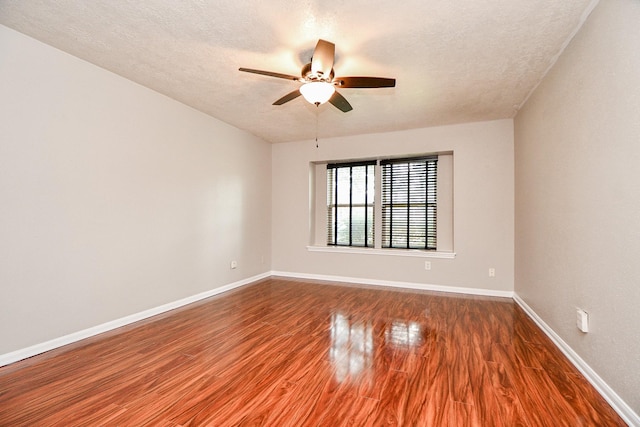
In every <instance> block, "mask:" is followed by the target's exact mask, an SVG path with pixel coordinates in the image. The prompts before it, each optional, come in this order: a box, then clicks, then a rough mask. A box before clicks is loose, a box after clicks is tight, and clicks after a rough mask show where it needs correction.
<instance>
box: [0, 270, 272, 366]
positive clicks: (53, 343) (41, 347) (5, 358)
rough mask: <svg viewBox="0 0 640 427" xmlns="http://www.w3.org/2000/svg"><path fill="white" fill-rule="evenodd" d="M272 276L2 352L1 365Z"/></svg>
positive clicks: (268, 273) (245, 280)
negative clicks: (9, 351)
mask: <svg viewBox="0 0 640 427" xmlns="http://www.w3.org/2000/svg"><path fill="white" fill-rule="evenodd" d="M269 276H271V273H270V272H266V273H262V274H258V275H256V276H253V277H249V278H247V279H243V280H239V281H237V282H233V283H230V284H228V285H224V286H221V287H219V288H215V289H211V290H209V291H206V292H202V293H199V294H196V295H192V296H190V297H187V298H183V299H180V300H177V301H173V302H170V303H168V304H163V305H161V306H158V307H154V308H151V309H149V310H145V311H141V312H139V313H134V314H132V315H129V316H125V317H122V318H120V319H116V320H112V321H110V322H106V323H103V324H101V325H97V326H93V327H91V328H88V329H84V330H82V331H78V332H74V333H72V334H69V335H65V336H62V337H59V338H54V339H52V340H50V341H46V342H43V343H40V344H36V345H33V346H31V347H27V348H23V349H20V350H16V351H13V352H11V353H6V354H1V355H0V366H4V365H8V364H10V363H14V362H17V361H19V360H22V359H26V358H29V357H32V356H35V355H38V354H41V353H44V352H47V351H50V350H53V349H56V348H58V347H62V346H65V345H68V344H72V343H74V342H77V341H80V340H83V339H85V338H90V337H92V336H95V335H98V334H101V333H103V332H107V331H110V330H113V329H116V328H120V327H122V326H126V325H130V324H131V323H135V322H138V321H140V320H144V319H147V318H149V317H152V316H156V315H158V314H162V313H165V312H167V311H170V310H174V309H176V308H179V307H182V306H185V305H187V304H191V303H194V302H196V301H200V300H203V299H205V298H209V297H211V296H214V295H218V294H221V293H223V292H228V291H230V290H232V289H236V288H239V287H241V286H244V285H247V284H249V283H252V282H255V281H257V280H260V279H264V278H267V277H269Z"/></svg>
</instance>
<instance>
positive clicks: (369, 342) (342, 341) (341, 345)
mask: <svg viewBox="0 0 640 427" xmlns="http://www.w3.org/2000/svg"><path fill="white" fill-rule="evenodd" d="M329 357H330V358H331V362H332V363H333V365H334V366H335V368H336V380H338V382H342V381H344V380H345V379H346V378H347V377H348V376H357V375H359V374H360V373H362V372H363V371H365V370H366V369H370V368H371V365H372V363H373V325H372V324H371V323H364V322H354V323H351V320H350V319H349V318H348V317H347V316H344V315H342V314H339V313H338V314H334V315H332V316H331V350H330V351H329Z"/></svg>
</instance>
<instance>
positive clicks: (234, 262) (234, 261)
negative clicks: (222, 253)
mask: <svg viewBox="0 0 640 427" xmlns="http://www.w3.org/2000/svg"><path fill="white" fill-rule="evenodd" d="M236 268H238V261H236V260H233V261H231V269H232V270H234V269H236Z"/></svg>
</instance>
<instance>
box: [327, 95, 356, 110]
mask: <svg viewBox="0 0 640 427" xmlns="http://www.w3.org/2000/svg"><path fill="white" fill-rule="evenodd" d="M329 102H330V103H331V104H333V106H334V107H336V108H337V109H338V110H340V111H342V112H343V113H347V112H349V111H351V110H353V107H352V106H351V104H349V101H347V100H346V99H345V97H344V96H342V95H340V94H339V93H338V91H335V92H333V95H332V96H331V98H329Z"/></svg>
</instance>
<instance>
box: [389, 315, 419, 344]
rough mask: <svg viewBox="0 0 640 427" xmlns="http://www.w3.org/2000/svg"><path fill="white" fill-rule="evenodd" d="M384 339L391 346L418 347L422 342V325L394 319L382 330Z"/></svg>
mask: <svg viewBox="0 0 640 427" xmlns="http://www.w3.org/2000/svg"><path fill="white" fill-rule="evenodd" d="M384 340H385V343H386V344H387V345H391V346H392V347H418V346H421V345H422V343H423V339H422V325H420V324H419V323H417V322H403V321H400V320H394V321H393V322H392V323H391V327H389V328H387V329H386V330H385V331H384Z"/></svg>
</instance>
